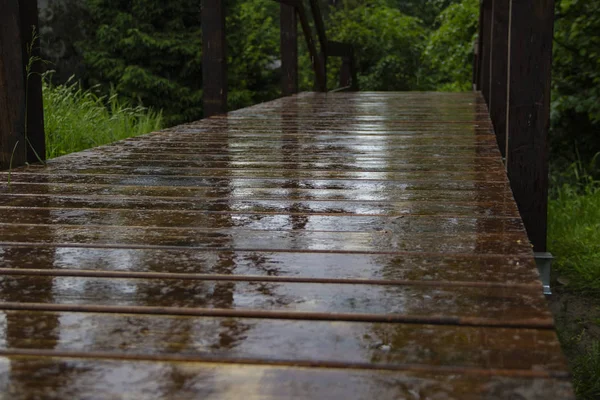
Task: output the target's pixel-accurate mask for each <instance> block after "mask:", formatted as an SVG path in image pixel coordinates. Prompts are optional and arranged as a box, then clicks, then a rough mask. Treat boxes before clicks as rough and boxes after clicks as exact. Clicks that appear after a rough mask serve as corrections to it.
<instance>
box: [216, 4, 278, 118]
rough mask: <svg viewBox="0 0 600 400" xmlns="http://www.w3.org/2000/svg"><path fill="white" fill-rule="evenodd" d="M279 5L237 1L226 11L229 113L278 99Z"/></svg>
mask: <svg viewBox="0 0 600 400" xmlns="http://www.w3.org/2000/svg"><path fill="white" fill-rule="evenodd" d="M278 18H279V4H277V3H276V2H275V1H273V0H247V1H238V2H236V4H233V5H232V6H231V7H230V8H229V10H228V16H227V42H228V43H229V49H228V51H229V55H228V75H229V76H228V87H229V93H228V94H229V99H228V103H229V104H228V105H229V108H230V109H236V108H240V107H247V106H250V105H252V104H256V103H260V102H263V101H266V100H271V99H274V98H276V97H278V96H279V95H280V81H281V80H280V72H279V70H277V68H276V67H275V65H276V61H277V60H278V59H279V57H280V56H279V20H278Z"/></svg>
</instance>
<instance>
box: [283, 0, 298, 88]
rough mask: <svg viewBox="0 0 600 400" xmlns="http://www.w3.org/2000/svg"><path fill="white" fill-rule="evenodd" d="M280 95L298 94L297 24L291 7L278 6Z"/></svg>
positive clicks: (294, 11)
mask: <svg viewBox="0 0 600 400" xmlns="http://www.w3.org/2000/svg"><path fill="white" fill-rule="evenodd" d="M280 38H281V39H280V43H281V93H282V94H283V95H284V96H290V95H292V94H295V93H298V22H297V20H296V9H295V8H294V7H293V6H290V5H287V4H284V3H281V4H280Z"/></svg>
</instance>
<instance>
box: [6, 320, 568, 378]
mask: <svg viewBox="0 0 600 400" xmlns="http://www.w3.org/2000/svg"><path fill="white" fill-rule="evenodd" d="M0 330H2V331H3V332H4V340H3V342H2V343H0V351H1V350H11V349H12V350H18V349H29V350H35V349H40V350H57V351H66V352H79V353H82V352H105V353H123V354H131V355H139V356H144V355H146V356H149V357H156V356H160V355H162V356H167V357H168V356H169V355H174V356H176V357H181V358H185V359H187V360H198V361H207V360H215V359H219V360H223V361H227V360H229V361H235V360H238V359H246V360H277V361H280V362H282V363H283V362H288V363H289V364H295V363H296V364H298V363H303V362H304V363H306V362H320V363H323V364H327V363H336V362H346V363H352V364H355V365H356V364H369V363H372V364H374V365H376V366H379V368H380V369H386V368H399V367H402V366H403V365H416V366H418V365H421V366H427V365H434V366H445V367H449V366H454V367H462V368H481V369H503V370H522V371H527V370H536V371H547V372H550V371H555V372H565V371H566V370H567V366H566V364H565V360H564V358H563V357H562V355H561V353H560V351H559V349H560V344H559V342H558V339H557V337H556V334H555V333H554V332H553V331H550V330H544V331H540V330H534V329H514V328H487V327H461V326H440V325H411V324H394V323H360V322H343V321H340V322H329V321H302V320H278V319H270V320H264V319H256V318H255V319H252V318H238V319H232V318H220V317H187V316H151V315H134V314H97V313H53V312H37V311H5V312H2V313H1V314H0ZM417 344H418V345H417Z"/></svg>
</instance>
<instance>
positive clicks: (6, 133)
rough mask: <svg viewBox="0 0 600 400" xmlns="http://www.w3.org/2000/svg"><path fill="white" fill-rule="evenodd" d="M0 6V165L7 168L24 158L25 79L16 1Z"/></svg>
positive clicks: (0, 1) (0, 0)
mask: <svg viewBox="0 0 600 400" xmlns="http://www.w3.org/2000/svg"><path fill="white" fill-rule="evenodd" d="M0 10H2V11H1V12H0V169H8V168H10V167H11V166H12V167H16V166H19V165H23V164H25V163H26V162H27V145H26V141H25V79H24V77H23V73H24V71H23V54H22V50H23V49H22V47H21V42H22V39H21V30H20V18H21V16H20V12H19V1H18V0H0ZM11 157H12V163H11Z"/></svg>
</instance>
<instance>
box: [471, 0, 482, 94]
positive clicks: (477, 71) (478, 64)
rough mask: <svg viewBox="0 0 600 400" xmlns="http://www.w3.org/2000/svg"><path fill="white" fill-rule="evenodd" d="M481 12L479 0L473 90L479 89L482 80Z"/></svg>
mask: <svg viewBox="0 0 600 400" xmlns="http://www.w3.org/2000/svg"><path fill="white" fill-rule="evenodd" d="M483 14H484V9H483V0H480V1H479V31H478V33H477V51H475V60H474V67H473V68H474V71H473V75H474V82H473V85H474V89H475V90H481V82H482V76H481V69H482V62H483V58H482V54H483V29H484V27H483Z"/></svg>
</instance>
